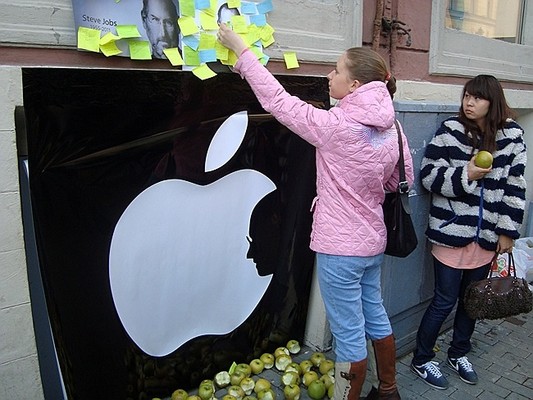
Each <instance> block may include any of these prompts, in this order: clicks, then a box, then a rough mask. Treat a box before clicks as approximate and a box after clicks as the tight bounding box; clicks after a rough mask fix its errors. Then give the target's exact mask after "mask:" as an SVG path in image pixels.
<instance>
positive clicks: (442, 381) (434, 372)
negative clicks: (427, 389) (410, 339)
mask: <svg viewBox="0 0 533 400" xmlns="http://www.w3.org/2000/svg"><path fill="white" fill-rule="evenodd" d="M411 370H412V371H413V372H414V373H415V374H417V375H418V376H419V377H421V378H422V379H423V380H424V382H426V383H427V384H428V385H429V386H431V387H434V388H435V389H442V390H444V389H447V388H448V385H449V383H448V380H447V379H446V377H445V376H444V375H442V372H440V369H439V363H438V362H435V361H428V362H427V363H425V364H422V365H414V364H411Z"/></svg>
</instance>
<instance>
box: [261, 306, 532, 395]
mask: <svg viewBox="0 0 533 400" xmlns="http://www.w3.org/2000/svg"><path fill="white" fill-rule="evenodd" d="M451 334H452V332H451V330H450V331H447V332H445V333H443V334H442V335H441V336H439V339H438V341H437V346H436V349H438V351H437V355H436V357H435V361H437V362H439V363H440V364H441V366H442V368H441V371H442V373H443V374H444V375H445V376H446V378H447V379H448V381H449V383H450V386H449V387H448V389H446V390H438V389H434V388H432V387H430V386H429V385H427V384H426V383H425V382H423V381H422V380H421V379H420V378H419V377H417V376H416V375H415V374H414V373H413V372H411V369H410V364H411V358H412V354H408V355H406V356H404V357H402V358H400V359H398V361H397V383H398V387H399V391H400V395H401V398H402V400H439V399H460V400H470V399H477V400H500V399H506V400H533V312H531V313H529V314H522V315H519V316H516V317H511V318H506V319H501V320H495V321H489V320H486V321H479V322H478V323H477V324H476V329H475V331H474V335H473V336H472V351H471V352H470V353H469V354H468V359H469V360H470V362H471V363H472V364H473V366H474V369H475V370H476V372H477V374H478V376H479V382H478V384H477V385H469V384H467V383H465V382H463V381H462V380H461V379H460V378H459V376H458V375H457V374H456V373H455V372H454V371H453V370H452V369H450V368H448V366H447V365H446V352H447V350H448V345H449V343H450V341H451ZM312 352H313V351H312V350H310V349H305V348H304V349H303V350H302V352H301V353H300V354H298V356H297V357H296V360H297V361H300V360H303V359H305V358H308V357H309V356H310V354H311V353H312ZM326 355H327V356H328V357H330V358H334V356H333V354H332V353H331V352H329V353H326ZM276 374H279V373H276V371H275V370H274V369H272V370H269V371H268V372H264V373H263V374H262V375H263V377H266V378H267V379H269V380H270V381H271V382H273V383H276V382H279V376H275V375H276ZM369 389H370V385H369V384H368V383H365V386H364V388H363V395H364V394H366V393H368V390H369ZM276 392H277V399H283V394H282V389H281V385H279V386H277V387H276ZM300 400H309V397H308V396H307V393H305V390H302V395H301V397H300Z"/></svg>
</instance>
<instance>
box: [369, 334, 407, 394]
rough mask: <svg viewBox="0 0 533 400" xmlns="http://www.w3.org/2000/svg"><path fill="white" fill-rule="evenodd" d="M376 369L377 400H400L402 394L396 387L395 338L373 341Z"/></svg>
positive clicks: (391, 336)
mask: <svg viewBox="0 0 533 400" xmlns="http://www.w3.org/2000/svg"><path fill="white" fill-rule="evenodd" d="M372 345H373V346H374V354H375V357H376V367H377V368H376V369H377V372H378V379H379V388H378V395H379V396H378V397H377V399H381V400H400V399H401V397H400V393H398V387H397V386H396V345H395V343H394V336H393V335H389V336H387V337H385V338H383V339H379V340H373V341H372Z"/></svg>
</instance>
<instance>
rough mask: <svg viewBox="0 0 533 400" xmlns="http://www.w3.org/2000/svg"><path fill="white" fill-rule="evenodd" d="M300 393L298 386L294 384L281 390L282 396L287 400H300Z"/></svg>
mask: <svg viewBox="0 0 533 400" xmlns="http://www.w3.org/2000/svg"><path fill="white" fill-rule="evenodd" d="M300 393H301V389H300V386H299V385H296V384H290V385H287V386H285V387H284V388H283V394H284V395H285V399H287V400H298V399H299V398H300Z"/></svg>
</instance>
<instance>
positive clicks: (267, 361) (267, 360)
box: [259, 353, 276, 369]
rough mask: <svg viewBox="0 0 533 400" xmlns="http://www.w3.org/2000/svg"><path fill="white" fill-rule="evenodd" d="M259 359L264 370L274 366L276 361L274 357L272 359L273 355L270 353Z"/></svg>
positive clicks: (262, 355)
mask: <svg viewBox="0 0 533 400" xmlns="http://www.w3.org/2000/svg"><path fill="white" fill-rule="evenodd" d="M259 359H260V360H261V361H263V363H264V364H265V368H266V369H270V368H272V367H273V366H274V362H275V361H276V357H274V354H272V353H263V354H261V357H259Z"/></svg>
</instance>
